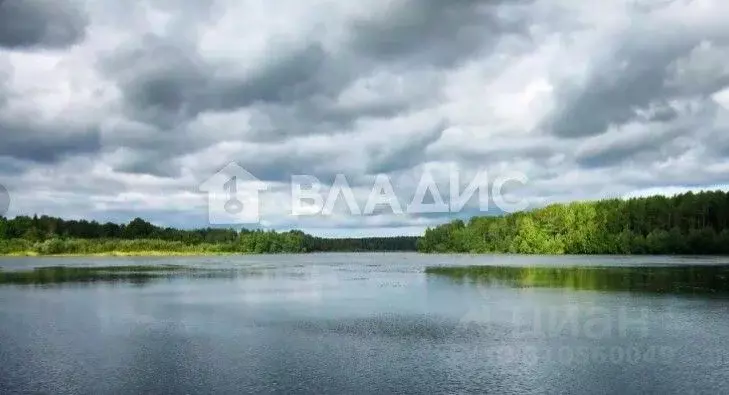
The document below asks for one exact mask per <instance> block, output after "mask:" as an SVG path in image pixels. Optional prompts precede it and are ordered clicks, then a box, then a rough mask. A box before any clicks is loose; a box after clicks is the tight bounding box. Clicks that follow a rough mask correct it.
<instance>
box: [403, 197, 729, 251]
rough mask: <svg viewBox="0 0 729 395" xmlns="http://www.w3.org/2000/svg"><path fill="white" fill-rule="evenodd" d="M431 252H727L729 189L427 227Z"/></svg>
mask: <svg viewBox="0 0 729 395" xmlns="http://www.w3.org/2000/svg"><path fill="white" fill-rule="evenodd" d="M418 250H419V251H421V252H430V253H446V252H457V253H515V254H729V193H726V192H721V191H716V192H701V193H685V194H681V195H677V196H674V197H665V196H654V197H648V198H634V199H629V200H622V199H610V200H601V201H594V202H575V203H567V204H552V205H550V206H547V207H544V208H540V209H536V210H532V211H526V212H518V213H514V214H508V215H504V216H492V217H474V218H472V219H471V220H470V221H469V222H468V223H464V222H463V221H460V220H456V221H453V222H451V223H448V224H445V225H441V226H438V227H435V228H431V229H428V230H427V231H426V232H425V235H424V236H423V237H422V238H421V239H420V240H419V241H418Z"/></svg>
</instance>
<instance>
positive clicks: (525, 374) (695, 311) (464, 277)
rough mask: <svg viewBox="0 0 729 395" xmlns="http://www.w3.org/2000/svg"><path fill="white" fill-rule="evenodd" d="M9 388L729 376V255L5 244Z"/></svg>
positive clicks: (289, 389) (634, 381)
mask: <svg viewBox="0 0 729 395" xmlns="http://www.w3.org/2000/svg"><path fill="white" fill-rule="evenodd" d="M0 267H1V268H2V270H0V393H2V394H6V393H10V394H14V393H29V394H30V393H52V394H76V393H89V394H91V393H93V394H96V393H122V394H124V393H140V392H144V393H162V394H166V393H168V394H180V393H311V394H321V393H325V394H329V393H331V394H341V393H423V394H438V393H499V394H500V393H506V394H509V393H534V394H537V393H539V394H541V393H568V394H582V393H598V394H600V393H604V394H608V393H619V394H626V393H627V394H630V393H636V394H638V393H641V394H642V393H658V394H672V393H675V394H684V393H708V394H714V393H729V341H727V339H728V338H729V314H727V313H729V311H728V310H729V296H727V295H729V286H727V278H728V277H727V276H729V275H728V274H727V271H728V270H729V259H726V258H707V257H704V258H693V257H660V256H646V257H573V256H570V257H535V256H529V257H527V256H509V255H505V256H468V255H427V256H424V255H419V254H398V253H393V254H312V255H270V256H269V255H265V256H242V257H204V258H178V257H175V258H2V259H0Z"/></svg>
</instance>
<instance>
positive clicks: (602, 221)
mask: <svg viewBox="0 0 729 395" xmlns="http://www.w3.org/2000/svg"><path fill="white" fill-rule="evenodd" d="M416 250H417V251H419V252H423V253H476V254H479V253H513V254H552V255H559V254H586V255H589V254H606V255H608V254H626V255H627V254H666V255H677V254H678V255H692V254H701V255H704V254H707V255H708V254H712V255H729V193H727V192H721V191H716V192H701V193H686V194H681V195H677V196H674V197H664V196H654V197H648V198H634V199H628V200H623V199H610V200H601V201H594V202H574V203H566V204H552V205H549V206H547V207H544V208H540V209H536V210H531V211H525V212H518V213H514V214H508V215H503V216H486V217H474V218H472V219H471V220H470V221H468V223H466V222H464V221H461V220H456V221H453V222H451V223H448V224H444V225H440V226H437V227H435V228H430V229H428V230H427V231H426V232H425V235H424V236H422V237H410V236H402V237H373V238H346V239H336V238H322V237H315V236H312V235H309V234H306V233H304V232H301V231H297V230H293V231H288V232H275V231H263V230H247V229H243V230H235V229H221V228H205V229H194V230H181V229H173V228H163V227H158V226H155V225H153V224H151V223H149V222H147V221H145V220H143V219H141V218H136V219H134V220H132V221H131V222H130V223H128V224H115V223H98V222H95V221H84V220H80V221H77V220H63V219H60V218H54V217H48V216H41V217H38V216H33V217H30V216H18V217H15V218H12V219H9V218H4V217H0V255H5V256H63V255H91V256H94V255H98V256H168V255H170V256H178V255H228V254H263V253H310V252H365V251H416Z"/></svg>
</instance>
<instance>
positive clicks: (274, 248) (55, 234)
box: [0, 216, 417, 255]
mask: <svg viewBox="0 0 729 395" xmlns="http://www.w3.org/2000/svg"><path fill="white" fill-rule="evenodd" d="M416 241H417V238H416V237H392V238H389V237H378V238H362V239H330V238H321V237H315V236H312V235H309V234H306V233H304V232H301V231H296V230H293V231H288V232H275V231H264V230H248V229H242V230H235V229H221V228H202V229H192V230H184V229H175V228H170V227H159V226H155V225H153V224H151V223H149V222H147V221H145V220H143V219H141V218H135V219H134V220H132V221H130V222H129V223H127V224H116V223H112V222H107V223H99V222H96V221H86V220H63V219H61V218H56V217H49V216H41V217H38V216H33V217H29V216H18V217H15V218H12V219H8V218H5V217H0V254H6V255H7V254H38V255H58V254H106V253H121V254H125V253H126V254H134V253H161V254H162V253H181V254H198V253H302V252H329V251H342V252H344V251H352V252H354V251H414V250H415V249H416Z"/></svg>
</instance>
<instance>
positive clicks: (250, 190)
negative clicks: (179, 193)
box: [199, 162, 267, 225]
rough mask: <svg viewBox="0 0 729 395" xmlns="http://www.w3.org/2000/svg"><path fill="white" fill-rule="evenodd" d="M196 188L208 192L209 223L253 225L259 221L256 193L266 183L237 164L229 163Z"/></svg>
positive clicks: (258, 204)
mask: <svg viewBox="0 0 729 395" xmlns="http://www.w3.org/2000/svg"><path fill="white" fill-rule="evenodd" d="M199 189H200V191H202V192H206V193H207V194H208V221H209V222H210V224H211V225H233V224H255V223H258V222H259V221H260V220H261V218H260V199H259V194H260V192H261V191H264V190H266V189H267V186H266V184H265V183H264V182H261V181H260V180H259V179H257V178H256V177H255V176H253V175H252V174H251V173H249V172H248V171H247V170H246V169H244V168H243V167H241V166H240V165H239V164H237V163H235V162H230V163H228V164H227V165H226V166H225V167H223V168H222V169H220V171H218V172H217V173H215V174H214V175H213V176H212V177H210V178H208V179H207V180H205V182H203V183H202V184H200V186H199Z"/></svg>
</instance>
